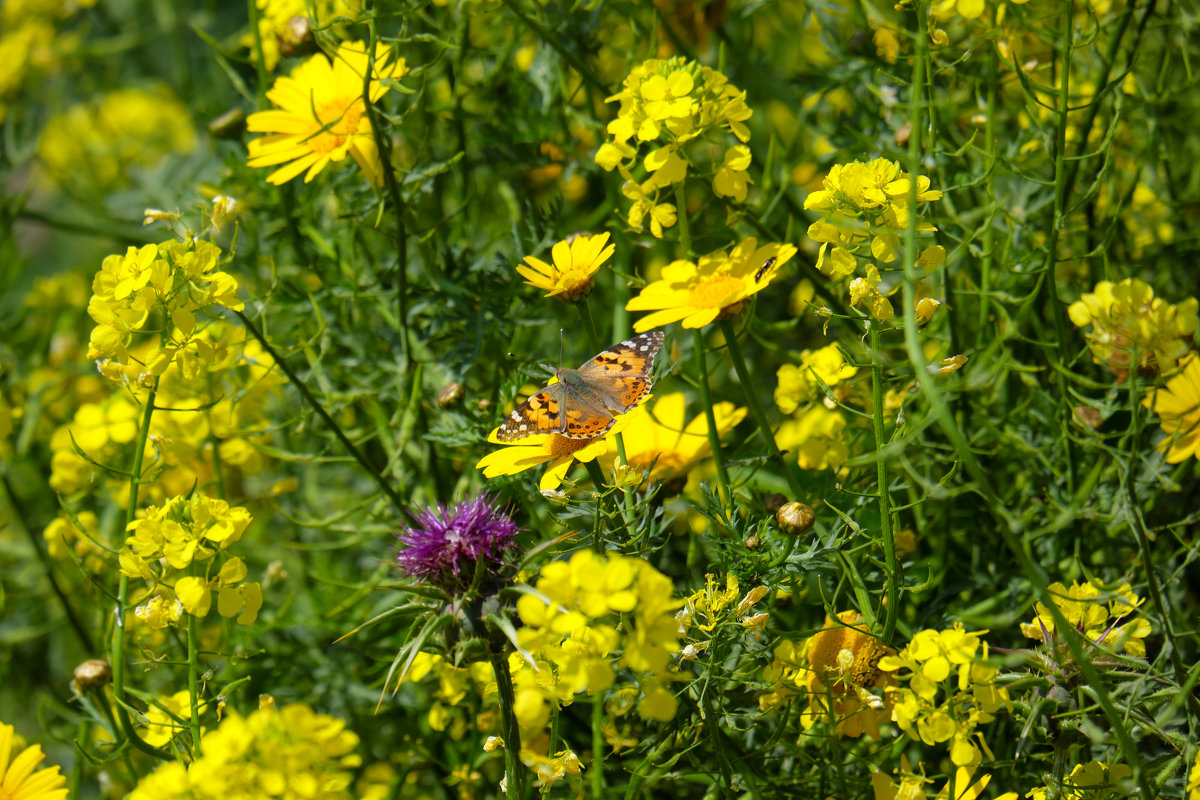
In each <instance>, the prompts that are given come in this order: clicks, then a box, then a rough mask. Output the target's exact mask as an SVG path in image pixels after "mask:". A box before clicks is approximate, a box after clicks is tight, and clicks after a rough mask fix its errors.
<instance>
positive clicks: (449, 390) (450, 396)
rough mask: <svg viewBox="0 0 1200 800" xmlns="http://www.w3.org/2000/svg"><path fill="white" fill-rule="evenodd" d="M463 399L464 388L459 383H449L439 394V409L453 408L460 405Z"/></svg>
mask: <svg viewBox="0 0 1200 800" xmlns="http://www.w3.org/2000/svg"><path fill="white" fill-rule="evenodd" d="M462 398H463V387H462V384H461V383H459V382H458V381H454V382H453V383H448V384H446V385H445V386H444V387H442V390H441V391H440V392H438V396H437V404H438V408H452V407H454V406H456V405H458V404H459V402H461V401H462Z"/></svg>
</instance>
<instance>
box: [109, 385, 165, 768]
mask: <svg viewBox="0 0 1200 800" xmlns="http://www.w3.org/2000/svg"><path fill="white" fill-rule="evenodd" d="M157 396H158V379H157V378H155V379H154V385H153V386H151V387H150V392H149V393H148V394H147V396H146V404H145V407H144V408H143V410H142V421H141V425H140V427H139V428H138V435H137V439H136V440H135V441H134V443H133V447H134V451H133V468H132V469H131V470H130V471H129V504H128V505H127V506H126V507H125V525H123V526H122V527H121V532H120V536H119V540H118V541H117V542H115V543H114V544H115V545H116V549H117V550H120V549H121V548H122V547H123V546H124V544H125V531H126V530H127V529H128V526H129V525H130V523H132V522H133V520H134V518H135V517H136V516H137V510H138V489H139V488H140V487H141V483H142V461H143V459H144V456H145V454H146V441H147V439H148V438H149V436H150V420H151V418H152V417H153V416H154V401H155V398H156V397H157ZM128 605H129V576H128V575H125V574H122V575H121V578H120V580H119V582H118V583H117V608H116V620H115V622H116V624H115V625H114V626H113V634H112V645H111V646H112V655H111V658H110V659H109V661H110V662H111V664H112V673H113V682H112V687H113V697H114V698H116V701H117V717H118V718H119V719H120V720H121V728H122V730H124V732H125V737H126V738H127V739H129V741H130V743H131V744H132V745H133V746H134V747H136V748H137V749H138V750H141V751H142V752H144V753H148V754H150V755H152V756H154V757H155V758H160V759H163V760H169V759H171V758H172V756H171V754H170V753H168V752H166V751H164V750H160V749H159V748H157V747H154V746H152V745H150V744H147V743H146V742H145V741H143V740H142V738H141V737H140V736H138V735H137V732H136V731H135V730H134V729H133V721H132V720H131V719H130V718H129V701H128V700H127V699H126V697H125V613H126V609H127V607H128Z"/></svg>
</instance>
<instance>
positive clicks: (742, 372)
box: [708, 319, 804, 500]
mask: <svg viewBox="0 0 1200 800" xmlns="http://www.w3.org/2000/svg"><path fill="white" fill-rule="evenodd" d="M719 324H720V326H721V332H722V333H723V334H725V346H726V347H727V348H729V357H730V359H732V361H733V369H734V371H735V372H737V376H738V382H739V383H741V384H742V390H743V391H744V392H745V393H746V404H747V405H748V406H750V415H751V416H753V417H754V421H755V422H756V423H758V430H759V432H760V433H761V434H762V438H763V442H764V443H765V444H766V446H767V450H768V452H769V453H770V454H771V458H773V459H774V460H775V463H776V464H778V465H779V471H780V472H782V473H783V477H784V479H785V480H786V481H787V485H788V489H789V490H791V492H792V495H793V497H792V499H793V500H803V499H804V488H803V487H802V486H801V485H800V480H799V478H797V477H796V475H795V473H794V472H793V471H792V467H791V464H789V463H788V460H787V457H786V456H784V454H783V451H781V450H780V449H779V445H777V444H776V443H775V433H774V431H772V430H771V422H770V420H768V419H767V412H766V411H765V410H763V406H762V401H761V400H759V398H758V394H757V393H756V392H755V391H754V385H755V384H754V376H752V375H751V374H750V368H749V367H747V366H746V359H744V358H742V348H741V346H740V345H739V344H738V340H737V331H735V330H734V329H733V323H732V322H730V321H729V320H728V319H723V320H721V321H720V322H719ZM708 425H709V428H710V429H713V428H715V425H714V423H713V420H712V418H711V417H710V418H709V421H708Z"/></svg>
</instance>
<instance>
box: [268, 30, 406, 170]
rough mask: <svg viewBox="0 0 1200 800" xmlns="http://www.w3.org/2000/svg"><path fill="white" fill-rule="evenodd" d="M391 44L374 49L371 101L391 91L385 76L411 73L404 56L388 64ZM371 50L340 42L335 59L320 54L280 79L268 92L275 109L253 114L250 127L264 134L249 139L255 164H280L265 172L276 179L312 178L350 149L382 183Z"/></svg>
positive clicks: (363, 165) (361, 44)
mask: <svg viewBox="0 0 1200 800" xmlns="http://www.w3.org/2000/svg"><path fill="white" fill-rule="evenodd" d="M390 55H391V48H390V47H389V46H387V45H384V44H380V45H377V46H376V48H375V74H374V76H373V77H372V78H371V91H370V96H371V102H372V103H374V102H376V101H378V100H379V98H381V97H383V96H384V95H385V94H387V91H388V87H387V86H385V85H384V84H383V83H381V80H382V79H384V78H392V79H399V78H402V77H404V76H405V75H406V74H408V67H407V66H405V63H404V59H403V58H400V59H396V60H395V61H394V62H392V63H390V64H389V63H388V61H389V56H390ZM367 62H368V58H367V50H366V47H365V46H364V45H363V43H362V42H347V43H346V44H343V45H341V46H340V47H338V51H337V53H336V54H335V55H334V56H333V59H332V61H331V60H330V59H329V57H327V56H326V55H324V54H322V53H318V54H317V55H315V56H313V57H312V58H310V59H308V60H307V61H305V62H304V63H303V64H301V65H300V66H298V67H296V68H295V69H294V70H292V74H291V75H289V76H287V77H283V78H279V79H278V80H276V81H275V85H274V86H272V87H271V90H270V91H269V92H267V98H268V99H269V100H270V101H271V102H272V103H274V104H275V105H276V106H277V108H274V109H271V110H270V111H259V112H258V113H256V114H251V115H250V117H249V119H247V120H246V127H247V129H248V130H250V131H251V132H254V133H265V134H268V135H267V136H263V137H260V138H258V139H255V140H253V141H252V142H250V157H249V159H248V160H247V162H246V163H247V164H248V165H249V166H251V167H274V166H278V165H280V164H282V165H283V166H280V167H279V169H277V170H275V171H274V172H272V173H271V174H270V175H269V176H267V180H268V181H269V182H271V183H274V184H281V183H286V182H287V181H290V180H291V179H292V178H294V177H296V176H297V175H299V174H300V173H301V172H304V171H305V170H308V173H307V174H306V175H305V176H304V182H305V183H308V182H309V181H311V180H312V179H313V177H314V176H316V175H317V173H319V172H320V171H321V170H323V169H325V166H326V165H327V164H329V162H331V161H341V160H342V159H344V158H345V157H346V155H347V154H349V155H350V156H352V157H353V158H354V160H355V161H357V162H358V165H359V166H360V167H362V170H363V172H365V173H366V175H367V178H368V180H370V181H371V183H374V184H378V183H379V180H380V172H379V151H378V149H377V148H376V147H375V140H374V139H373V138H372V135H371V123H370V122H369V120H368V119H367V114H366V107H365V106H364V105H363V78H364V76H365V75H366V74H367V67H368V63H367Z"/></svg>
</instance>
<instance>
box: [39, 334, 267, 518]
mask: <svg viewBox="0 0 1200 800" xmlns="http://www.w3.org/2000/svg"><path fill="white" fill-rule="evenodd" d="M126 352H127V353H128V354H129V363H128V364H124V365H122V364H120V363H118V362H116V361H115V360H114V361H108V362H106V363H104V364H103V371H104V374H106V375H108V376H109V377H110V378H111V379H113V380H114V381H116V382H118V383H120V384H122V385H123V386H124V387H125V388H126V389H128V390H129V391H119V392H115V393H111V394H110V393H109V391H110V388H109V387H111V384H108V385H107V386H106V385H105V384H104V383H99V384H98V386H99V388H100V389H101V391H102V392H103V394H101V395H100V396H95V397H94V396H93V395H92V394H91V393H90V389H89V390H88V391H89V393H88V394H86V395H85V394H83V393H82V392H78V391H77V392H76V395H77V396H78V398H79V400H80V401H81V402H80V404H79V405H78V406H77V408H76V410H75V413H74V416H72V417H70V418H69V419H67V420H66V421H65V422H63V424H61V425H60V426H58V427H57V428H56V429H55V430H54V432H53V434H52V435H51V436H50V450H51V475H50V486H51V488H53V489H54V490H55V491H57V492H59V493H61V494H74V493H76V492H80V491H83V490H85V489H93V488H95V487H96V486H98V485H99V486H103V485H104V484H103V483H99V481H101V480H103V479H107V481H108V482H109V484H110V488H111V489H112V491H113V492H115V493H117V494H118V499H119V495H120V493H122V492H124V491H126V490H127V488H128V482H127V481H122V480H117V479H115V478H114V477H113V476H112V475H109V474H108V473H107V472H106V471H104V470H102V469H100V468H99V467H97V466H96V464H109V465H125V464H128V463H130V458H131V451H132V450H133V448H134V442H135V440H136V439H137V435H138V427H139V424H140V420H141V416H142V413H143V408H144V406H141V405H139V403H144V401H145V397H146V395H147V392H146V390H145V389H144V388H142V387H141V386H139V379H140V378H141V376H142V374H143V370H144V366H145V364H146V363H147V362H148V360H149V359H150V358H151V357H153V356H154V354H155V353H156V352H161V348H160V347H159V346H158V344H157V343H155V342H153V341H149V340H147V341H142V342H140V343H138V344H135V345H131V346H130V347H129V348H127V351H126ZM193 354H197V356H195V357H194V356H193ZM177 363H178V364H179V366H180V369H178V370H172V371H169V372H168V373H167V374H165V375H163V376H162V377H161V378H160V379H159V383H158V391H157V396H156V401H155V405H156V411H155V412H154V415H153V417H152V419H151V423H150V431H149V443H150V447H149V448H148V450H147V453H146V458H147V463H148V464H150V465H152V466H153V467H154V468H155V469H154V470H153V471H152V472H151V473H150V474H151V475H152V476H153V480H152V482H148V483H147V484H146V485H147V486H148V488H149V490H150V492H151V496H152V498H153V499H154V500H156V501H160V502H161V501H163V500H165V499H166V498H167V497H170V496H173V495H177V494H186V493H187V492H188V491H189V490H190V488H191V487H192V486H193V485H200V486H207V485H209V484H210V483H212V482H213V481H214V480H215V478H216V470H217V468H218V464H219V465H220V469H221V470H222V471H223V472H224V473H226V476H227V477H228V475H229V474H231V473H232V472H233V471H235V470H236V472H238V473H240V474H243V475H252V474H256V473H258V472H260V471H261V470H262V468H263V467H264V465H265V462H266V459H265V457H264V456H263V454H262V452H261V450H260V447H261V446H262V445H265V444H266V443H267V442H269V441H270V439H271V434H270V427H271V426H270V423H269V420H268V418H267V403H268V401H269V400H270V399H271V398H272V397H273V396H274V395H275V394H277V393H278V390H279V387H280V385H281V384H282V383H283V381H284V380H285V379H284V377H283V376H282V375H281V374H280V373H279V372H278V371H277V370H276V369H275V362H274V359H273V358H272V357H271V355H270V354H269V353H268V352H266V351H264V350H263V348H262V346H261V345H260V344H259V343H258V341H257V340H255V339H252V338H247V334H246V333H245V331H243V330H240V329H235V328H234V327H233V326H232V325H230V324H228V323H225V322H223V321H217V322H214V323H212V324H210V325H208V326H207V327H205V328H204V329H202V330H198V331H197V332H196V334H195V335H194V336H193V337H192V342H190V343H189V345H188V347H186V348H184V350H183V352H182V354H180V355H179V358H178V360H177ZM76 448H78V451H77V449H76ZM79 451H82V452H79ZM147 480H149V479H147Z"/></svg>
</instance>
